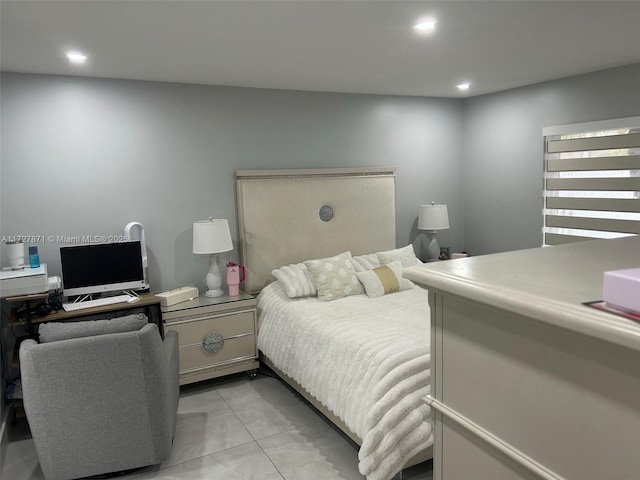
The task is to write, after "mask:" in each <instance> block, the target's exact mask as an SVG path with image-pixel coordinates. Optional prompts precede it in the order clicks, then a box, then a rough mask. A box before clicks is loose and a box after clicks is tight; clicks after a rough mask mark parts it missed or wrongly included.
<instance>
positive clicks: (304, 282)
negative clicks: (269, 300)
mask: <svg viewBox="0 0 640 480" xmlns="http://www.w3.org/2000/svg"><path fill="white" fill-rule="evenodd" d="M271 275H273V276H274V277H275V278H276V280H278V283H279V284H280V287H281V288H282V290H284V293H285V294H286V295H287V297H289V298H301V297H315V296H316V295H317V294H318V292H317V291H316V286H315V285H314V284H313V278H312V277H311V273H310V272H309V270H308V269H307V266H306V265H304V264H303V263H292V264H291V265H286V266H283V267H280V268H277V269H275V270H273V271H272V272H271Z"/></svg>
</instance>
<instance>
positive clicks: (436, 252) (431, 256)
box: [425, 232, 440, 262]
mask: <svg viewBox="0 0 640 480" xmlns="http://www.w3.org/2000/svg"><path fill="white" fill-rule="evenodd" d="M429 236H430V240H429V245H427V259H426V260H425V261H426V262H437V261H438V260H440V245H438V241H437V240H436V232H430V234H429Z"/></svg>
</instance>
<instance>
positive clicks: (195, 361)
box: [179, 334, 256, 371]
mask: <svg viewBox="0 0 640 480" xmlns="http://www.w3.org/2000/svg"><path fill="white" fill-rule="evenodd" d="M179 355H180V370H181V371H184V370H191V369H194V368H200V367H204V366H209V365H213V364H220V363H224V362H230V361H233V360H235V359H240V358H247V357H252V358H255V356H256V340H255V337H254V335H252V334H251V335H243V336H240V337H235V338H228V339H226V340H224V345H223V346H222V348H221V349H220V350H219V351H217V352H209V351H207V350H206V349H205V347H204V345H203V344H202V342H201V343H200V344H199V345H196V344H194V345H190V346H183V347H180V350H179Z"/></svg>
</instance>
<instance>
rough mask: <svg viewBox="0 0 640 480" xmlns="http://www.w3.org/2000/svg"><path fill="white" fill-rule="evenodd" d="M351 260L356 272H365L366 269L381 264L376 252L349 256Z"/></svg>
mask: <svg viewBox="0 0 640 480" xmlns="http://www.w3.org/2000/svg"><path fill="white" fill-rule="evenodd" d="M351 261H352V262H353V266H354V267H355V269H356V272H366V271H367V270H372V269H374V268H377V267H379V266H380V265H382V264H381V263H380V259H379V258H378V254H377V253H370V254H368V255H358V256H356V257H351Z"/></svg>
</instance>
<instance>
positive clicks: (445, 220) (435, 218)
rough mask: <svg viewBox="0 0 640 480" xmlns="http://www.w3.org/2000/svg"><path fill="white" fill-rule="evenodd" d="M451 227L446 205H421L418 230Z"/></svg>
mask: <svg viewBox="0 0 640 480" xmlns="http://www.w3.org/2000/svg"><path fill="white" fill-rule="evenodd" d="M447 228H449V212H448V211H447V206H446V205H436V204H433V203H432V204H431V205H420V214H419V215H418V230H444V229H447Z"/></svg>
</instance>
